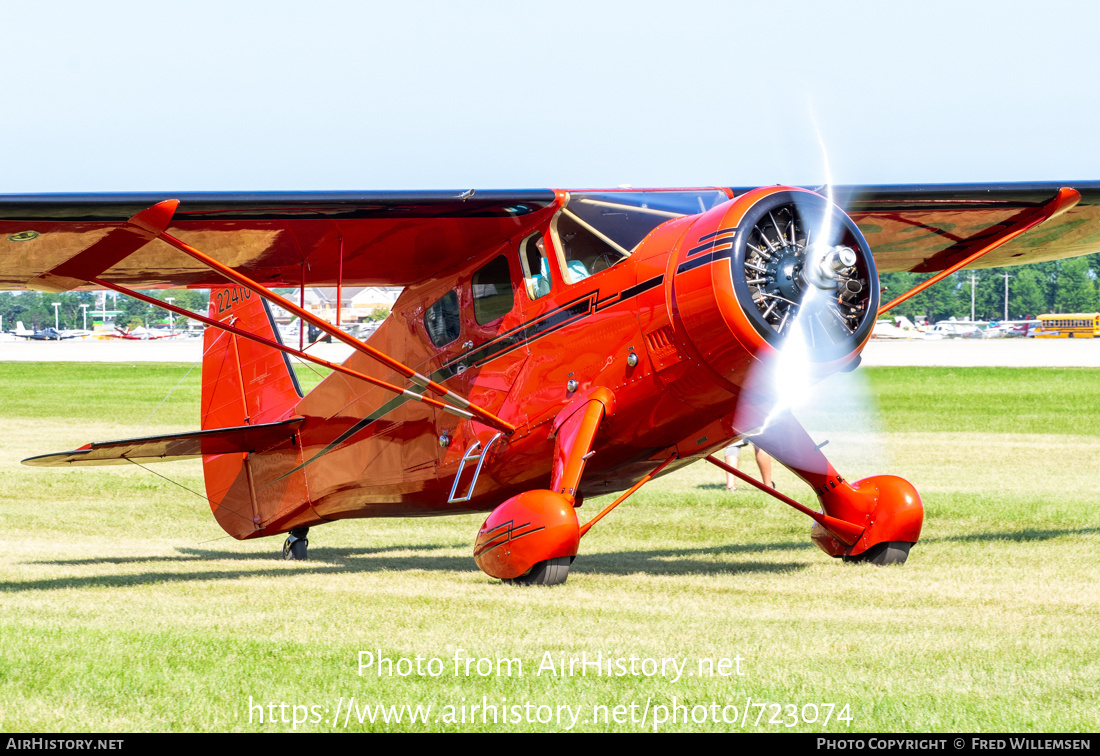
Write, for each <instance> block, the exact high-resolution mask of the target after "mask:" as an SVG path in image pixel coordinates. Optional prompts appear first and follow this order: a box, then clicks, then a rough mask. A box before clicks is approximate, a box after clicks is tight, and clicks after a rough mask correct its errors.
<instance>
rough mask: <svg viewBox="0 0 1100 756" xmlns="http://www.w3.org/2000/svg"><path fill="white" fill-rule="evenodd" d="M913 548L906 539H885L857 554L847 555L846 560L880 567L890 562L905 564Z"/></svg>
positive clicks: (850, 562)
mask: <svg viewBox="0 0 1100 756" xmlns="http://www.w3.org/2000/svg"><path fill="white" fill-rule="evenodd" d="M911 548H913V544H911V543H906V542H905V541H885V542H883V543H876V544H875V545H874V546H872V547H871V548H869V549H867V550H866V551H864V552H863V553H862V554H859V555H857V556H846V557H844V561H845V562H848V563H849V564H861V563H866V564H875V565H878V566H879V567H885V566H886V565H889V564H905V560H906V559H907V558H908V557H909V549H911Z"/></svg>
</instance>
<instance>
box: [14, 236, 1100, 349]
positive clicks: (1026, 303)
mask: <svg viewBox="0 0 1100 756" xmlns="http://www.w3.org/2000/svg"><path fill="white" fill-rule="evenodd" d="M971 273H973V275H974V278H975V287H974V315H975V317H977V318H979V319H982V320H1000V319H1002V318H1003V317H1004V309H1005V279H1004V274H1005V273H1007V274H1008V275H1009V279H1008V317H1009V319H1011V320H1018V319H1022V318H1025V317H1033V316H1036V315H1041V314H1043V313H1048V312H1100V281H1098V279H1100V253H1096V254H1092V255H1087V256H1085V257H1075V258H1072V259H1069V260H1056V261H1054V262H1044V263H1033V264H1031V265H1021V266H1016V267H1011V268H989V269H985V270H976V271H968V270H962V271H960V272H958V273H955V274H953V275H950V276H948V277H947V278H946V279H944V280H943V281H940V282H939V283H938V284H935V285H934V286H931V287H930V288H928V289H926V290H925V291H923V292H921V293H920V294H917V295H916V296H915V297H913V298H912V299H910V300H908V301H906V302H903V303H902V304H900V305H898V306H897V307H895V308H894V309H893V310H891V311H890V313H891V314H892V315H906V316H908V317H909V318H912V319H914V320H924V319H928V320H929V321H932V322H935V321H937V320H944V319H946V318H950V317H952V316H954V317H956V318H960V319H966V318H969V317H970V290H971V283H970V281H971V279H970V276H971ZM931 275H932V274H917V273H883V274H881V275H880V276H879V280H880V282H881V284H882V286H883V287H884V291H883V293H882V302H883V303H886V302H888V301H890V300H891V299H893V298H894V297H896V296H898V295H899V294H903V293H905V292H906V291H909V289H911V288H912V287H914V286H916V285H917V284H918V283H920V282H921V281H924V280H927V279H928V278H930V277H931ZM276 291H280V292H285V293H287V294H289V293H293V292H297V289H293V290H291V289H277V290H276ZM142 293H143V294H146V295H148V296H151V297H155V298H156V299H160V300H164V299H166V298H168V297H172V299H173V300H174V301H173V304H175V305H176V306H177V307H182V308H184V309H186V310H190V311H191V312H197V313H202V314H206V311H207V306H208V303H209V301H210V292H209V291H208V290H206V289H158V290H154V291H143V292H142ZM101 296H102V294H101V293H100V292H91V291H71V292H66V293H64V294H43V293H41V292H36V291H26V292H11V291H4V292H0V318H3V329H4V330H5V331H10V330H12V329H13V328H15V323H16V321H19V320H21V321H23V325H24V326H26V327H27V328H30V329H33V330H41V329H43V328H47V327H50V326H52V325H53V324H54V307H53V303H54V302H59V303H60V306H59V307H58V308H57V310H58V323H59V325H60V327H61V328H83V327H84V316H83V311H82V310H81V307H80V306H81V305H88V308H87V309H88V321H87V322H88V327H89V328H90V327H91V326H92V323H93V322H95V321H96V320H97V318H96V317H94V313H95V312H99V310H100V305H99V302H100V301H101V300H100V297H101ZM107 297H108V299H107V310H108V311H112V310H115V311H119V312H118V313H117V314H116V315H115V320H114V322H115V324H116V325H118V326H119V327H120V328H127V327H129V328H135V327H137V326H139V325H140V326H144V325H146V324H148V325H150V326H153V325H158V324H167V323H168V312H167V311H166V310H162V309H160V308H158V307H153V306H152V305H148V304H145V303H144V302H142V301H141V300H139V299H134V298H132V297H127V296H123V295H119V296H118V298H117V300H116V299H115V295H114V294H113V293H112V292H108V293H107ZM388 314H389V311H388V310H385V309H379V310H375V311H372V312H371V314H370V316H371V318H372V319H375V320H380V319H382V318H384V317H385V316H386V315H388ZM175 322H176V325H177V326H179V327H181V328H183V327H185V323H182V322H180V320H179V318H175Z"/></svg>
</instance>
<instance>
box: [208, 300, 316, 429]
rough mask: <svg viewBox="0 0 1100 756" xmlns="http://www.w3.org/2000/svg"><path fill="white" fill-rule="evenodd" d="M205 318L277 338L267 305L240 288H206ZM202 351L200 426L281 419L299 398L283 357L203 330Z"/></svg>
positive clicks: (212, 330)
mask: <svg viewBox="0 0 1100 756" xmlns="http://www.w3.org/2000/svg"><path fill="white" fill-rule="evenodd" d="M210 317H211V318H216V319H217V320H219V321H221V322H224V323H231V324H232V325H235V326H236V327H238V328H241V329H244V330H246V331H249V332H251V333H255V334H256V335H257V336H263V337H265V338H268V339H271V340H277V339H278V336H276V334H275V321H274V319H273V318H272V317H271V311H270V310H269V309H268V307H267V303H266V302H265V301H264V300H263V299H261V298H260V297H259V296H257V295H255V294H253V293H252V292H251V291H249V290H248V289H245V288H243V287H241V286H226V287H222V288H217V289H211V291H210ZM202 346H203V350H202V429H203V430H208V429H210V428H227V427H231V426H237V425H256V424H258V423H270V422H274V421H276V420H282V419H284V418H285V417H286V416H287V415H288V413H289V412H290V411H291V410H292V409H293V408H294V406H295V405H296V404H297V403H298V400H299V399H301V398H302V392H301V390H300V389H299V388H298V380H297V379H296V378H295V377H294V372H293V371H292V370H291V369H290V360H289V359H287V357H286V355H285V354H283V353H282V352H279V351H277V350H275V349H271V348H270V347H266V346H264V345H262V344H257V343H256V342H254V341H249V340H248V339H245V338H241V337H239V336H235V335H234V334H231V333H226V332H225V331H221V330H219V329H217V328H207V329H206V332H205V333H204V334H203V345H202Z"/></svg>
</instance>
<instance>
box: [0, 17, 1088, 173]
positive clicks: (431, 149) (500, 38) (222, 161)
mask: <svg viewBox="0 0 1100 756" xmlns="http://www.w3.org/2000/svg"><path fill="white" fill-rule="evenodd" d="M1098 9H1100V4H1091V5H1090V4H1086V3H1076V4H1075V3H1068V4H1067V3H1063V4H1052V5H1036V4H1035V3H1009V2H997V3H966V2H944V3H940V2H920V3H904V4H902V3H896V4H894V3H885V2H881V3H859V2H833V3H801V2H786V3H774V2H767V3H765V2H757V3H751V4H749V3H734V2H702V1H695V0H677V1H676V2H663V3H656V2H600V1H599V0H590V2H587V3H585V2H554V3H535V2H476V1H471V2H461V3H459V2H451V3H442V2H440V3H435V2H424V3H418V2H400V3H395V2H379V3H372V2H356V3H352V2H310V3H302V2H289V3H283V2H262V3H251V2H232V1H231V0H222V2H193V1H189V2H187V3H176V4H149V3H136V2H99V3H60V2H58V3H51V2H36V3H7V4H4V5H3V6H2V10H0V21H2V22H3V40H2V44H0V92H2V93H3V94H2V97H3V103H4V104H3V107H2V108H0V150H2V152H0V155H2V165H3V169H2V170H0V192H7V193H11V192H61V191H137V190H165V191H172V190H177V191H186V190H204V189H205V190H236V189H241V190H247V189H252V190H263V189H272V190H277V189H288V190H290V189H298V190H310V189H318V190H320V189H334V190H335V189H352V190H354V189H364V190H375V189H379V190H384V189H451V188H467V187H475V188H523V187H541V186H555V187H563V188H571V187H588V186H614V185H616V184H621V183H629V184H633V185H634V186H697V185H712V184H718V185H748V184H772V183H780V182H782V183H817V182H821V181H823V180H824V178H825V171H824V169H823V160H822V153H821V148H820V146H819V142H818V138H817V132H816V131H815V126H814V123H815V122H816V123H817V124H818V125H819V128H820V133H821V136H822V140H823V141H824V143H825V145H826V146H827V149H828V153H829V161H830V163H831V166H832V174H833V180H834V181H836V182H837V183H917V182H921V183H927V182H960V181H1022V180H1066V181H1068V180H1075V179H1093V180H1095V179H1100V150H1098V149H1097V146H1096V144H1095V143H1094V139H1093V135H1094V133H1095V132H1096V131H1097V128H1098V124H1100V87H1098V86H1097V84H1096V83H1095V82H1094V77H1095V70H1096V68H1097V64H1096V63H1095V60H1094V58H1095V50H1096V48H1097V40H1096V37H1097V33H1098V32H1097V30H1098V29H1100V10H1098Z"/></svg>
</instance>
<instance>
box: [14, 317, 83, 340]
mask: <svg viewBox="0 0 1100 756" xmlns="http://www.w3.org/2000/svg"><path fill="white" fill-rule="evenodd" d="M89 333H90V331H69V330H58V329H57V328H53V327H50V328H43V329H42V330H41V331H32V330H31V329H29V328H27V327H26V326H24V325H23V321H22V320H18V321H16V323H15V330H14V331H12V334H13V335H15V336H18V337H19V338H21V339H30V340H32V341H61V340H62V339H79V338H81V337H82V336H87V335H88V334H89Z"/></svg>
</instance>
